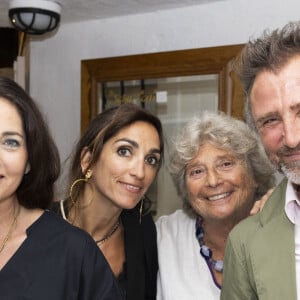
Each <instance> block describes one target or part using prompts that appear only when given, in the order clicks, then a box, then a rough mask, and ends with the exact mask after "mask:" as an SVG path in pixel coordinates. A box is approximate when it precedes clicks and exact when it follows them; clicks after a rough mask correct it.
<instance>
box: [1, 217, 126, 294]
mask: <svg viewBox="0 0 300 300" xmlns="http://www.w3.org/2000/svg"><path fill="white" fill-rule="evenodd" d="M26 232H27V238H26V239H25V241H24V242H23V244H22V245H21V246H20V248H19V249H18V250H17V251H16V253H15V254H14V255H13V256H12V257H11V259H10V260H9V261H8V262H7V264H6V265H5V266H4V267H3V268H2V269H1V271H0V299H3V300H21V299H22V300H26V299H28V300H29V299H30V300H75V299H76V300H96V299H111V300H118V299H122V298H121V296H120V292H119V289H118V285H117V283H116V282H115V279H114V276H113V274H112V272H111V270H110V268H109V266H108V264H107V262H106V260H105V258H104V256H103V255H102V253H101V252H100V251H99V249H98V247H97V246H96V244H95V243H94V241H93V239H92V238H91V237H90V236H89V235H88V234H87V233H85V232H84V231H83V230H81V229H79V228H76V227H74V226H72V225H70V224H69V223H67V222H66V221H64V220H63V219H62V218H60V217H58V216H57V215H55V214H54V213H52V212H49V211H45V212H44V213H43V214H42V216H41V217H40V218H39V219H38V220H37V221H36V222H34V223H33V224H32V225H31V226H30V227H29V228H28V229H27V231H26Z"/></svg>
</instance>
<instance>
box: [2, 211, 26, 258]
mask: <svg viewBox="0 0 300 300" xmlns="http://www.w3.org/2000/svg"><path fill="white" fill-rule="evenodd" d="M20 210H21V209H20V207H19V209H18V212H17V213H16V214H15V216H14V219H13V221H12V223H11V225H10V227H9V230H8V232H7V234H6V236H5V238H4V240H3V242H2V244H1V246H0V253H1V252H2V251H3V249H4V247H5V246H6V244H7V242H8V240H9V238H10V237H11V234H12V232H13V230H14V228H15V225H16V224H17V218H18V216H19V213H20Z"/></svg>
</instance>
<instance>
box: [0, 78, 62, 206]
mask: <svg viewBox="0 0 300 300" xmlns="http://www.w3.org/2000/svg"><path fill="white" fill-rule="evenodd" d="M0 97H2V98H4V99H6V100H8V101H9V102H10V103H11V104H12V105H14V106H15V107H16V109H17V111H18V113H19V115H20V117H21V120H22V124H23V130H24V132H25V137H26V148H27V155H28V163H29V165H30V171H29V172H28V173H27V174H24V176H23V179H22V181H21V183H20V185H19V187H18V189H17V191H16V193H17V197H18V201H19V203H20V204H21V205H22V206H24V207H26V208H42V209H45V208H47V207H49V205H50V203H51V201H52V200H53V196H54V182H55V181H56V179H57V178H58V176H59V173H60V159H59V154H58V150H57V148H56V146H55V144H54V142H53V140H52V138H51V135H50V133H49V130H48V127H47V124H46V123H45V121H44V119H43V117H42V114H41V112H40V110H39V109H38V107H37V105H36V104H35V103H34V101H33V100H32V98H31V97H30V96H29V95H28V94H27V93H26V92H25V91H24V90H23V88H21V87H20V86H19V85H18V84H17V83H15V82H14V81H13V80H11V79H8V78H5V77H0Z"/></svg>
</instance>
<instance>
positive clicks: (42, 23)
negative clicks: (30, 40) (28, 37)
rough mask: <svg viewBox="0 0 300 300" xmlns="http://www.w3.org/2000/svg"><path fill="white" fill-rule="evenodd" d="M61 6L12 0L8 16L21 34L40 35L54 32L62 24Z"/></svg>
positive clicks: (51, 2) (28, 0)
mask: <svg viewBox="0 0 300 300" xmlns="http://www.w3.org/2000/svg"><path fill="white" fill-rule="evenodd" d="M60 14H61V4H60V3H58V2H55V1H47V0H10V3H9V9H8V15H9V19H10V21H11V23H12V25H13V26H14V27H15V28H16V29H18V30H19V31H21V32H24V33H28V34H33V35H39V34H43V33H46V32H49V31H52V30H54V29H55V28H56V27H57V26H58V24H59V22H60Z"/></svg>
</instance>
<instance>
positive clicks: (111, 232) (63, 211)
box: [0, 200, 120, 252]
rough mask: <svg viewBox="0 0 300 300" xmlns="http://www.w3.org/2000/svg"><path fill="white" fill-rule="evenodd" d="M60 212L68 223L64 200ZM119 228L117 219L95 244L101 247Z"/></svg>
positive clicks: (61, 202)
mask: <svg viewBox="0 0 300 300" xmlns="http://www.w3.org/2000/svg"><path fill="white" fill-rule="evenodd" d="M60 211H61V214H62V216H63V218H64V219H65V220H67V221H68V218H67V216H66V213H65V208H64V200H61V201H60ZM119 226H120V219H118V221H117V222H116V224H115V225H114V226H113V227H112V229H111V231H110V232H108V233H107V234H106V235H105V236H104V237H103V238H102V239H100V240H95V242H96V244H98V245H101V244H103V243H104V242H106V241H107V240H108V239H109V238H110V237H111V236H112V235H113V234H114V233H115V232H116V230H117V229H118V227H119ZM0 252H1V251H0Z"/></svg>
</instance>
